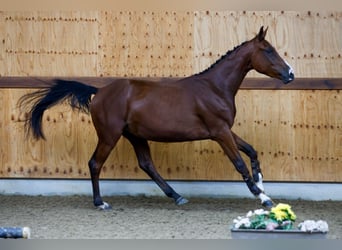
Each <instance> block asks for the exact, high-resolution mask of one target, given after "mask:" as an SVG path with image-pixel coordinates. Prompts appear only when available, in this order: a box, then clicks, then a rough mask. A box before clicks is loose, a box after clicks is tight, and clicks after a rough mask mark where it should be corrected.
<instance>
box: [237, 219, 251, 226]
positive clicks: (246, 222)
mask: <svg viewBox="0 0 342 250" xmlns="http://www.w3.org/2000/svg"><path fill="white" fill-rule="evenodd" d="M233 222H234V228H241V227H245V228H249V227H250V226H251V222H250V220H249V218H241V219H235V220H234V221H233Z"/></svg>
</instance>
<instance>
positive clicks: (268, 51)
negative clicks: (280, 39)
mask: <svg viewBox="0 0 342 250" xmlns="http://www.w3.org/2000/svg"><path fill="white" fill-rule="evenodd" d="M265 52H266V53H267V54H271V53H273V48H272V47H268V48H266V49H265Z"/></svg>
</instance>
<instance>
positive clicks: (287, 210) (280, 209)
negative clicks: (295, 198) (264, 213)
mask: <svg viewBox="0 0 342 250" xmlns="http://www.w3.org/2000/svg"><path fill="white" fill-rule="evenodd" d="M271 213H272V214H273V217H274V218H275V219H276V220H278V221H283V220H292V221H295V220H296V218H297V216H296V215H295V213H294V212H293V211H292V209H291V206H290V205H288V204H284V203H279V204H278V205H277V206H276V207H273V208H272V209H271Z"/></svg>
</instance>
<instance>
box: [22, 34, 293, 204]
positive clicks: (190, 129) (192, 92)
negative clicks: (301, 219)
mask: <svg viewBox="0 0 342 250" xmlns="http://www.w3.org/2000/svg"><path fill="white" fill-rule="evenodd" d="M266 33H267V28H266V29H264V28H263V27H261V28H260V30H259V32H258V34H257V35H256V36H255V37H254V38H253V39H251V40H249V41H246V42H244V43H242V44H241V45H239V46H237V47H235V48H234V49H233V50H232V51H228V52H227V53H226V54H225V55H223V56H222V57H221V58H220V59H219V60H217V61H216V62H215V63H214V64H212V65H211V66H210V67H209V68H208V69H206V70H204V71H202V72H200V73H197V74H194V75H192V76H189V77H185V78H181V79H177V80H175V79H171V80H170V79H169V80H160V81H151V80H148V79H145V80H141V79H127V78H122V79H117V80H115V81H113V83H111V84H109V85H107V86H105V87H102V88H96V87H93V86H90V85H86V84H83V83H80V82H76V81H65V80H61V79H56V80H55V81H54V84H53V85H52V86H50V87H47V88H44V89H41V90H38V91H36V92H33V93H29V94H26V95H24V96H22V97H21V98H20V100H19V107H22V108H25V107H26V108H28V109H29V111H28V116H27V120H26V123H25V124H26V128H27V130H28V131H31V132H32V133H33V136H34V137H35V138H36V139H40V138H42V139H45V136H44V133H43V131H42V118H43V114H44V111H45V110H46V109H48V108H51V107H52V106H54V105H56V104H58V103H60V102H61V101H65V100H67V101H68V102H69V104H70V105H71V107H72V108H76V109H81V110H82V111H86V112H89V111H90V114H91V117H92V121H93V124H94V127H95V129H96V133H97V136H98V143H97V146H96V149H95V151H94V153H93V155H92V156H91V158H90V160H89V163H88V166H89V170H90V175H91V181H92V190H93V203H94V205H95V206H96V207H97V208H99V209H103V210H106V209H110V208H111V206H110V205H109V204H108V203H106V202H104V201H103V200H102V197H101V194H100V188H99V175H100V172H101V168H102V166H103V164H104V162H105V161H106V159H107V157H108V155H109V154H110V152H111V151H112V149H113V148H114V146H115V145H116V143H117V142H118V140H119V138H120V137H121V136H123V137H125V138H126V139H127V140H128V141H129V142H130V143H131V144H132V146H133V148H134V151H135V154H136V157H137V160H138V164H139V167H140V168H141V169H142V170H143V171H145V172H146V173H147V175H148V176H150V178H151V179H152V180H153V181H154V182H155V183H156V184H157V185H158V186H159V187H160V188H161V190H162V191H163V192H164V193H165V195H166V196H168V197H170V198H173V199H174V201H175V203H176V204H177V205H181V204H184V203H186V202H188V201H187V199H185V198H183V197H182V196H181V195H179V194H178V193H177V192H176V191H175V190H174V189H173V188H172V187H171V186H170V185H169V184H168V183H167V182H166V181H165V180H164V179H163V178H162V177H161V176H160V174H159V173H158V172H157V170H156V168H155V166H154V164H153V161H152V159H151V153H150V149H149V145H148V140H151V141H157V142H184V141H194V140H205V139H211V140H214V141H216V142H217V143H218V144H219V145H220V146H221V147H222V149H223V151H224V153H225V154H226V155H227V157H228V158H229V159H230V161H231V162H232V163H233V164H234V166H235V168H236V170H237V171H238V172H239V173H240V174H241V176H242V179H243V180H244V181H245V183H246V185H247V187H248V188H249V190H250V192H251V193H252V194H253V195H255V196H256V197H258V198H259V199H260V200H261V203H262V205H264V206H266V207H272V205H273V203H272V200H271V199H270V198H269V197H268V196H267V195H266V194H265V193H264V187H263V184H262V173H261V169H260V164H259V161H258V156H257V152H256V151H255V150H254V148H253V147H252V146H251V145H249V144H248V143H247V142H245V141H244V140H243V139H241V138H240V137H239V136H238V135H236V134H235V133H234V132H233V131H232V130H231V128H232V126H233V123H234V118H235V114H236V107H235V95H236V93H237V91H238V89H239V87H240V85H241V83H242V81H243V79H244V77H245V76H246V74H247V73H248V72H249V71H250V70H252V69H254V70H256V71H257V72H259V73H261V74H265V75H267V76H269V77H273V78H277V79H280V80H281V81H282V82H283V83H285V84H286V83H289V82H291V81H292V80H294V72H293V69H292V68H291V66H290V65H289V64H288V63H287V62H285V61H284V60H283V59H282V58H281V57H280V56H279V54H278V53H277V51H276V50H275V48H274V47H273V46H272V45H271V44H270V43H269V42H268V41H267V40H265V36H266ZM92 96H93V98H92ZM239 151H242V152H243V153H245V154H246V155H247V156H248V157H249V158H250V161H251V169H252V174H250V172H249V170H248V168H247V166H246V164H245V162H244V161H243V159H242V158H241V155H240V153H239Z"/></svg>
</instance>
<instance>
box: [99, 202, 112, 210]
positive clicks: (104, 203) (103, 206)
mask: <svg viewBox="0 0 342 250" xmlns="http://www.w3.org/2000/svg"><path fill="white" fill-rule="evenodd" d="M97 208H98V209H100V210H109V209H112V206H111V205H109V204H108V203H107V202H103V204H102V205H99V206H97Z"/></svg>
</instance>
